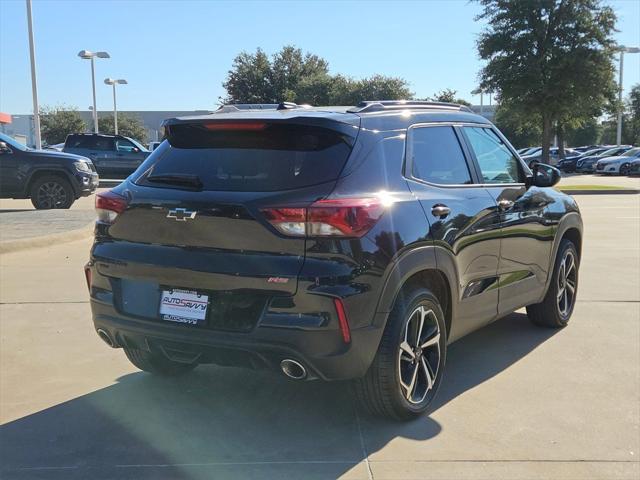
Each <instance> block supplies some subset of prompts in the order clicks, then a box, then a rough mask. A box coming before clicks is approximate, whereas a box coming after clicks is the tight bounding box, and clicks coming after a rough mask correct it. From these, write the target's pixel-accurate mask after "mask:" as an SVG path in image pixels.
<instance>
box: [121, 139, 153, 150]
mask: <svg viewBox="0 0 640 480" xmlns="http://www.w3.org/2000/svg"><path fill="white" fill-rule="evenodd" d="M124 138H126V139H127V140H129V141H130V142H131V143H133V144H134V145H135V146H136V147H137V148H138V150H140V151H141V152H148V151H149V150H147V149H146V148H144V147H143V146H142V144H141V143H140V142H138V141H137V140H134V139H133V138H131V137H124Z"/></svg>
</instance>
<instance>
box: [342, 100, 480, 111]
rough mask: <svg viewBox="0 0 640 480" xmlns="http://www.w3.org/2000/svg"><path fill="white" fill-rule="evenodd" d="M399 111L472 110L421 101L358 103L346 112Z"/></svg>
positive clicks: (453, 104) (443, 103)
mask: <svg viewBox="0 0 640 480" xmlns="http://www.w3.org/2000/svg"><path fill="white" fill-rule="evenodd" d="M399 109H425V110H428V109H438V110H457V111H463V112H472V110H471V109H470V108H469V107H467V106H465V105H460V104H458V103H447V102H427V101H422V100H368V101H365V102H360V103H359V104H358V105H356V106H355V107H353V108H350V109H349V110H347V112H349V113H368V112H381V111H385V110H399Z"/></svg>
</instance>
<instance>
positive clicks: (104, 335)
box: [96, 328, 116, 348]
mask: <svg viewBox="0 0 640 480" xmlns="http://www.w3.org/2000/svg"><path fill="white" fill-rule="evenodd" d="M96 332H97V333H98V336H99V337H100V338H101V339H102V341H103V342H104V343H106V344H107V345H109V346H110V347H111V348H116V344H115V342H114V341H113V340H112V339H111V337H110V336H109V334H108V333H107V332H106V331H105V330H103V329H101V328H99V329H97V330H96Z"/></svg>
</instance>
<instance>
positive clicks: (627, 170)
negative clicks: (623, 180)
mask: <svg viewBox="0 0 640 480" xmlns="http://www.w3.org/2000/svg"><path fill="white" fill-rule="evenodd" d="M630 171H631V165H629V164H628V163H625V164H624V165H622V166H621V167H620V175H629V173H630Z"/></svg>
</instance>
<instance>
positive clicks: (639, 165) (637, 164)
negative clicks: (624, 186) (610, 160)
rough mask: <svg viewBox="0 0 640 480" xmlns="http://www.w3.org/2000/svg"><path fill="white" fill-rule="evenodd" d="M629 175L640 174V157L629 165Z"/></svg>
mask: <svg viewBox="0 0 640 480" xmlns="http://www.w3.org/2000/svg"><path fill="white" fill-rule="evenodd" d="M629 175H640V159H636V160H633V161H632V162H631V165H630V166H629Z"/></svg>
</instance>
